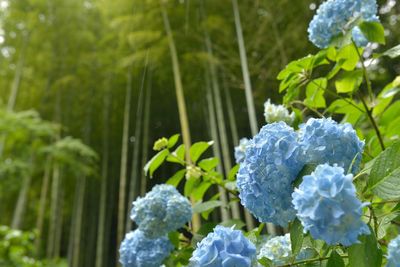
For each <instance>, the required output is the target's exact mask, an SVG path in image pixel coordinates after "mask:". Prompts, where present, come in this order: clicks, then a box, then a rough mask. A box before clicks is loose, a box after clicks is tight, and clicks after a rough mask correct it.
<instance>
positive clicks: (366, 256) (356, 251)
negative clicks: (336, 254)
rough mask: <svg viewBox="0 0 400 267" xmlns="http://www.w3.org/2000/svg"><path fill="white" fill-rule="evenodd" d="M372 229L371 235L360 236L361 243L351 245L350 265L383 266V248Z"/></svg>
mask: <svg viewBox="0 0 400 267" xmlns="http://www.w3.org/2000/svg"><path fill="white" fill-rule="evenodd" d="M370 230H371V234H370V235H363V236H361V237H360V238H359V240H360V241H361V243H360V244H355V245H352V246H351V247H349V249H348V254H349V267H381V264H382V250H381V249H380V248H379V245H378V242H377V241H376V238H375V234H374V231H373V230H372V229H370Z"/></svg>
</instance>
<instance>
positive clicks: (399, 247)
mask: <svg viewBox="0 0 400 267" xmlns="http://www.w3.org/2000/svg"><path fill="white" fill-rule="evenodd" d="M387 259H388V262H387V265H386V267H400V235H399V236H398V237H396V238H395V239H393V240H392V241H390V243H389V246H388V257H387Z"/></svg>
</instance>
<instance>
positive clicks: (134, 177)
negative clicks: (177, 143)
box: [125, 52, 149, 229]
mask: <svg viewBox="0 0 400 267" xmlns="http://www.w3.org/2000/svg"><path fill="white" fill-rule="evenodd" d="M148 62H149V54H148V52H147V54H146V61H145V66H144V69H143V75H142V82H141V85H140V89H139V97H138V102H137V106H136V107H137V108H136V118H135V124H136V125H135V142H134V143H133V150H132V170H131V180H130V186H129V196H128V205H129V207H130V206H131V204H132V202H133V200H134V198H135V197H136V195H137V191H138V190H137V189H138V188H137V187H138V180H139V177H140V176H139V177H138V168H139V150H140V143H139V140H140V138H141V131H142V117H143V97H144V92H143V91H144V85H145V81H146V75H147V65H148ZM131 225H132V221H131V218H130V217H129V216H126V222H125V228H126V229H130V228H131Z"/></svg>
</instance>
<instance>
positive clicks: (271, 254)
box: [257, 234, 313, 266]
mask: <svg viewBox="0 0 400 267" xmlns="http://www.w3.org/2000/svg"><path fill="white" fill-rule="evenodd" d="M264 257H265V258H267V259H269V260H270V261H272V264H273V266H279V265H283V264H287V263H290V261H291V260H292V258H293V254H292V242H291V241H290V234H286V235H284V236H276V237H273V238H271V239H269V240H268V241H267V242H265V244H264V245H263V246H262V247H261V249H260V252H259V253H258V255H257V259H262V258H264ZM312 257H313V253H312V251H311V249H310V248H307V247H305V248H302V249H301V250H300V252H299V254H298V255H297V256H296V260H306V259H309V258H312Z"/></svg>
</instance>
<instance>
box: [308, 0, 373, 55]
mask: <svg viewBox="0 0 400 267" xmlns="http://www.w3.org/2000/svg"><path fill="white" fill-rule="evenodd" d="M377 12H378V6H377V3H376V0H328V1H326V2H324V3H323V4H321V5H320V7H319V8H318V10H317V13H316V14H315V16H314V18H313V19H312V21H311V22H310V25H309V27H308V33H309V39H310V41H311V42H312V43H313V44H315V45H316V46H318V47H319V48H325V47H328V46H329V44H330V43H331V41H332V39H333V38H334V37H336V36H338V35H340V34H341V33H343V32H346V31H347V32H348V31H350V30H354V28H350V29H349V27H351V24H352V23H353V24H354V22H355V21H356V20H357V19H360V18H361V19H362V20H364V21H377V20H379V18H378V16H377V15H376V14H377ZM352 26H354V25H352ZM352 34H353V37H356V39H355V40H356V42H357V43H358V44H360V45H362V44H365V40H366V39H365V37H364V39H360V38H361V37H360V34H362V33H361V32H360V31H359V29H358V30H356V32H352Z"/></svg>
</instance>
